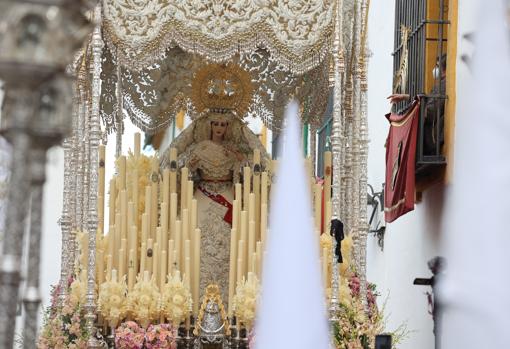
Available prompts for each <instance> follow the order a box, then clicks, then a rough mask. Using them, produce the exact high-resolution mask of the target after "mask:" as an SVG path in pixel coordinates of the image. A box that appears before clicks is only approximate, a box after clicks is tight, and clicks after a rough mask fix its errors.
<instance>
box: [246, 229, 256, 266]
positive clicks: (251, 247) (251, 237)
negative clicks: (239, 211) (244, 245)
mask: <svg viewBox="0 0 510 349" xmlns="http://www.w3.org/2000/svg"><path fill="white" fill-rule="evenodd" d="M255 239H256V237H255V222H254V221H251V222H250V224H249V229H248V259H247V260H248V270H250V271H252V270H253V268H254V267H255V266H254V265H253V262H254V261H255V260H254V259H253V258H252V256H253V254H254V253H255V241H256V240H255Z"/></svg>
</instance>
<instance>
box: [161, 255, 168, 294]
mask: <svg viewBox="0 0 510 349" xmlns="http://www.w3.org/2000/svg"><path fill="white" fill-rule="evenodd" d="M167 264H168V259H167V256H166V251H164V250H163V251H161V263H160V268H161V272H160V278H159V279H160V280H159V281H160V290H163V288H164V287H165V284H166V275H167V274H166V267H167Z"/></svg>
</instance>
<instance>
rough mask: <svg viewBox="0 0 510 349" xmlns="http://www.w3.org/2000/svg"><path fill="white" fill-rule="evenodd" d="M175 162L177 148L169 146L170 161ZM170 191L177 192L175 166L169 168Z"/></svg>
mask: <svg viewBox="0 0 510 349" xmlns="http://www.w3.org/2000/svg"><path fill="white" fill-rule="evenodd" d="M174 161H175V163H177V149H175V148H170V163H172V162H174ZM170 193H177V168H175V169H170Z"/></svg>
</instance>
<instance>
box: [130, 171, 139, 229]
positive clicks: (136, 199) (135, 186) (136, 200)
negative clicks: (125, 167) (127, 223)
mask: <svg viewBox="0 0 510 349" xmlns="http://www.w3.org/2000/svg"><path fill="white" fill-rule="evenodd" d="M132 176H133V182H132V184H131V186H132V188H131V191H132V198H133V207H134V211H133V212H134V216H133V224H134V225H136V227H137V228H138V225H139V223H138V214H139V211H138V210H139V207H140V201H139V196H140V193H139V192H138V190H139V189H138V169H137V168H135V169H134V170H133V174H132Z"/></svg>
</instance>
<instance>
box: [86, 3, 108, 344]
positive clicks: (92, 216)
mask: <svg viewBox="0 0 510 349" xmlns="http://www.w3.org/2000/svg"><path fill="white" fill-rule="evenodd" d="M94 21H95V28H94V32H93V34H92V59H93V61H92V64H93V65H92V67H93V71H92V101H91V113H90V125H89V126H90V130H89V142H90V148H89V159H90V167H89V169H90V172H89V176H90V183H89V203H88V210H89V211H88V225H87V228H88V232H89V255H88V263H87V264H88V268H87V303H86V306H85V308H86V311H87V314H86V319H87V327H88V330H89V334H90V337H89V341H88V343H87V346H88V347H89V348H100V347H101V343H100V342H99V341H98V340H97V338H96V328H95V324H94V322H95V319H96V304H95V286H96V231H97V225H98V217H97V190H98V170H99V154H98V148H99V143H100V141H101V125H100V123H99V99H100V95H101V54H102V51H103V47H104V43H103V40H102V38H101V6H100V5H97V6H96V8H95V13H94Z"/></svg>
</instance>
